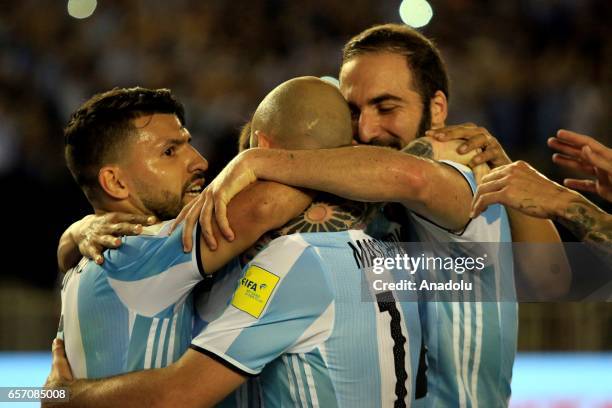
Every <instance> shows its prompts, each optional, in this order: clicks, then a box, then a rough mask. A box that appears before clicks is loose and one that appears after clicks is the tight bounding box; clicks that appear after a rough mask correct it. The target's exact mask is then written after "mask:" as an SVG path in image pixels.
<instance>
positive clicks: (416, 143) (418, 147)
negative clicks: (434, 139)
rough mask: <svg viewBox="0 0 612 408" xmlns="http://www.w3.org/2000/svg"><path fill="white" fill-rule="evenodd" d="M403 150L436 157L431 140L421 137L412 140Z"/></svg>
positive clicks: (426, 156)
mask: <svg viewBox="0 0 612 408" xmlns="http://www.w3.org/2000/svg"><path fill="white" fill-rule="evenodd" d="M402 152H404V153H409V154H412V155H414V156H419V157H425V158H427V159H432V160H433V158H434V152H433V146H432V145H431V142H430V141H429V140H426V139H421V138H419V139H416V140H413V141H412V142H410V144H408V146H406V147H404V148H403V149H402Z"/></svg>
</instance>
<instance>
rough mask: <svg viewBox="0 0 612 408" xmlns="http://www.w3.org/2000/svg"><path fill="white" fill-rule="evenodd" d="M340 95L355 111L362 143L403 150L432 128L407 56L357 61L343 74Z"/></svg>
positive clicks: (371, 55) (385, 54)
mask: <svg viewBox="0 0 612 408" xmlns="http://www.w3.org/2000/svg"><path fill="white" fill-rule="evenodd" d="M340 91H341V92H342V95H343V96H344V98H345V99H346V100H347V101H348V103H349V106H350V108H351V116H352V121H353V133H354V135H355V140H357V142H359V143H365V144H372V145H380V146H389V147H394V148H396V149H401V148H403V147H404V146H406V145H407V144H408V143H410V142H411V141H412V140H414V139H415V138H416V137H417V136H421V135H419V133H420V132H423V131H424V130H426V129H428V128H429V126H430V124H429V123H427V122H429V121H430V120H429V118H428V116H429V115H424V114H423V113H424V105H423V102H422V100H421V96H420V95H419V94H418V93H417V91H416V90H415V88H414V83H413V78H412V73H411V72H410V69H409V67H408V64H407V62H406V57H405V56H403V55H399V54H395V53H391V52H380V53H366V54H362V55H359V56H356V57H353V58H352V59H350V60H349V61H348V62H346V63H345V64H344V65H343V66H342V69H341V70H340ZM427 109H429V106H427Z"/></svg>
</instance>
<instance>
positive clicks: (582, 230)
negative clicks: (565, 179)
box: [555, 190, 612, 256]
mask: <svg viewBox="0 0 612 408" xmlns="http://www.w3.org/2000/svg"><path fill="white" fill-rule="evenodd" d="M555 220H556V221H558V222H559V223H561V224H562V225H563V226H565V227H566V228H568V229H569V230H570V231H571V232H572V233H573V234H574V235H575V236H576V237H577V238H578V239H580V240H581V241H584V242H585V243H587V244H592V245H596V246H597V247H598V248H601V249H603V250H605V251H606V253H607V254H608V256H610V255H612V215H610V214H608V213H606V212H604V211H603V210H602V209H601V208H599V207H597V206H596V205H595V204H593V203H592V202H590V201H589V200H587V199H586V198H585V197H583V196H582V195H580V194H578V193H576V192H573V191H571V190H567V191H566V192H565V193H564V194H563V195H562V196H561V198H560V200H559V203H558V205H557V209H556V213H555Z"/></svg>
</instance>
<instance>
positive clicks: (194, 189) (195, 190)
mask: <svg viewBox="0 0 612 408" xmlns="http://www.w3.org/2000/svg"><path fill="white" fill-rule="evenodd" d="M202 190H204V179H198V180H196V181H194V182H193V183H191V184H189V185H188V186H187V188H186V189H185V195H190V196H197V195H199V194H200V193H201V192H202Z"/></svg>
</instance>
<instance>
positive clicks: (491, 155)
mask: <svg viewBox="0 0 612 408" xmlns="http://www.w3.org/2000/svg"><path fill="white" fill-rule="evenodd" d="M500 150H501V149H500V148H499V147H497V146H494V147H487V149H486V150H484V151H483V152H481V153H478V154H477V155H476V156H474V157H473V158H472V160H470V167H476V166H478V165H479V164H482V163H487V162H492V163H493V165H503V164H508V163H505V162H504V163H500V164H497V160H495V159H496V158H497V157H499V156H500V153H501V152H500ZM508 161H509V160H508Z"/></svg>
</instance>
